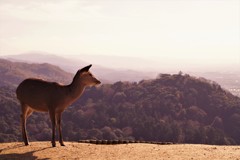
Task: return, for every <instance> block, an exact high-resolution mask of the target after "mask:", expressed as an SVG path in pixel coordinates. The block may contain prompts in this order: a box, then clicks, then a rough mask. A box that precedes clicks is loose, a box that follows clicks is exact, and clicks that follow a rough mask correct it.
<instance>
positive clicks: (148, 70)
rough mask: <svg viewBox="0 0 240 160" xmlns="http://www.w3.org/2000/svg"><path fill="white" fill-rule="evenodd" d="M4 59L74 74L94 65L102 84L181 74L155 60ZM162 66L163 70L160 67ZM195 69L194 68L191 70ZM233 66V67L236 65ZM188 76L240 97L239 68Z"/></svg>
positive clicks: (98, 57) (34, 54)
mask: <svg viewBox="0 0 240 160" xmlns="http://www.w3.org/2000/svg"><path fill="white" fill-rule="evenodd" d="M0 58H1V57H0ZM2 58H4V59H7V60H10V61H12V62H26V63H30V64H31V63H38V64H41V63H49V64H52V65H56V66H59V67H60V68H61V69H63V70H64V71H66V72H70V73H72V74H75V72H76V71H77V70H78V69H80V68H82V67H84V66H86V65H89V64H93V67H92V68H91V71H92V72H93V73H94V75H96V77H98V78H99V79H100V80H101V81H102V82H103V83H114V82H117V81H131V82H133V81H135V82H136V81H140V80H143V79H153V78H156V77H157V75H158V74H159V73H172V74H174V73H177V72H179V71H180V70H179V71H175V72H173V71H171V70H170V69H169V70H167V69H166V68H164V63H163V64H161V65H160V64H158V63H157V62H155V61H151V60H145V59H141V58H133V57H116V56H103V55H81V56H68V58H65V57H61V56H56V55H53V54H49V53H45V52H32V53H26V54H19V55H9V56H2ZM159 66H162V67H161V68H159ZM192 67H193V66H191V67H190V68H192ZM232 67H233V68H234V66H232ZM183 72H184V71H183ZM184 73H186V72H184ZM187 74H191V75H195V76H196V77H205V78H207V79H210V80H212V81H216V82H217V83H219V84H220V85H221V86H222V87H223V88H226V89H228V90H230V91H231V92H232V93H233V94H235V95H238V96H240V71H238V70H237V68H236V67H235V69H233V70H230V71H224V70H220V71H214V72H213V71H210V70H206V71H204V72H197V71H195V72H194V71H188V72H187Z"/></svg>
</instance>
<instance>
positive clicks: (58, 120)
mask: <svg viewBox="0 0 240 160" xmlns="http://www.w3.org/2000/svg"><path fill="white" fill-rule="evenodd" d="M56 117H57V126H58V135H59V143H60V145H61V146H65V144H64V143H63V138H62V126H61V117H62V113H57V115H56Z"/></svg>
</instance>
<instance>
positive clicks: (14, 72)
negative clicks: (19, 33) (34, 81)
mask: <svg viewBox="0 0 240 160" xmlns="http://www.w3.org/2000/svg"><path fill="white" fill-rule="evenodd" d="M72 76H73V75H72V74H70V73H67V72H65V71H63V70H62V69H60V68H59V67H57V66H54V65H51V64H48V63H42V64H36V63H35V64H31V63H23V62H11V61H8V60H5V59H0V77H1V80H0V86H6V85H10V86H12V85H13V86H17V85H18V84H19V83H20V82H21V81H22V80H23V79H26V78H29V77H35V78H41V79H45V80H49V81H57V82H60V83H65V84H66V83H70V82H71V80H72Z"/></svg>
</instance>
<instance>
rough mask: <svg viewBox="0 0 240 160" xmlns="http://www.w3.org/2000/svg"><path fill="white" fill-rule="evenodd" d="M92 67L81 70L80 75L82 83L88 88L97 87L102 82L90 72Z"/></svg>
mask: <svg viewBox="0 0 240 160" xmlns="http://www.w3.org/2000/svg"><path fill="white" fill-rule="evenodd" d="M91 66H92V65H89V66H86V67H84V68H82V69H81V70H79V71H78V72H79V75H80V79H81V82H82V83H83V84H84V85H86V86H95V85H98V84H100V83H101V82H100V81H99V80H98V79H97V78H95V77H94V75H93V74H92V73H91V72H90V71H89V69H90V68H91Z"/></svg>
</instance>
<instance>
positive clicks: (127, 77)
mask: <svg viewBox="0 0 240 160" xmlns="http://www.w3.org/2000/svg"><path fill="white" fill-rule="evenodd" d="M2 58H4V59H7V60H10V61H13V62H26V63H49V64H52V65H56V66H59V67H60V68H62V69H63V70H65V71H67V72H70V73H75V72H76V71H77V70H78V69H80V68H82V67H84V66H86V65H89V64H93V67H92V68H91V70H92V72H93V73H94V75H96V76H97V77H98V78H99V79H101V80H102V81H104V82H105V83H113V82H117V81H140V80H142V79H151V78H155V77H156V76H157V73H156V72H147V71H144V72H141V71H136V70H133V69H124V67H122V68H119V69H116V68H114V69H112V68H108V67H105V66H101V65H99V64H95V63H92V61H93V62H96V61H94V60H93V58H89V59H90V60H89V61H91V62H87V61H83V60H80V59H76V58H75V59H70V58H64V57H61V56H56V55H52V54H47V53H27V54H20V55H9V56H4V57H2ZM113 63H115V62H113ZM134 63H136V62H134Z"/></svg>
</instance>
